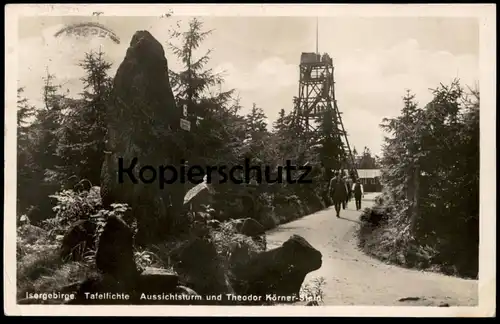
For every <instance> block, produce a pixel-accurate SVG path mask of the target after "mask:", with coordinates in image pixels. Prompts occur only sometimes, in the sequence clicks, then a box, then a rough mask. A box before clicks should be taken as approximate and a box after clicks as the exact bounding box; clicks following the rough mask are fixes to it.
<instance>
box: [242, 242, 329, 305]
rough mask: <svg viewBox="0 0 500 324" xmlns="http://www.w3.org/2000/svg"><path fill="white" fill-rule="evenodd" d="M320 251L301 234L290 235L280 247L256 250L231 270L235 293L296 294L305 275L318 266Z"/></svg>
mask: <svg viewBox="0 0 500 324" xmlns="http://www.w3.org/2000/svg"><path fill="white" fill-rule="evenodd" d="M321 264H322V255H321V252H319V251H318V250H316V249H315V248H314V247H312V246H311V245H310V244H309V243H308V242H307V241H306V240H305V239H304V238H303V237H301V236H299V235H292V236H291V237H290V238H289V239H288V240H287V241H286V242H285V243H283V245H282V246H280V247H278V248H275V249H272V250H269V251H266V252H262V253H259V254H257V255H255V256H253V257H252V258H251V259H250V260H249V261H248V262H246V263H242V264H239V265H238V266H237V267H235V268H234V269H233V270H232V273H233V288H234V290H235V292H236V293H237V294H241V295H257V296H263V298H264V296H265V295H266V294H276V295H278V296H292V295H298V294H299V291H300V287H301V286H302V283H303V281H304V278H305V276H306V275H307V274H308V273H309V272H311V271H314V270H317V269H319V268H320V267H321Z"/></svg>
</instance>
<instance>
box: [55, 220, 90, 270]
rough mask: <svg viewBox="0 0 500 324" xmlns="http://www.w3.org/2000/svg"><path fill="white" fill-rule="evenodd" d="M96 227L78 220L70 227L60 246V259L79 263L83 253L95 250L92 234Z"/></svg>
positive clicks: (85, 221)
mask: <svg viewBox="0 0 500 324" xmlns="http://www.w3.org/2000/svg"><path fill="white" fill-rule="evenodd" d="M96 229H97V226H96V225H95V223H94V222H92V221H90V220H84V219H82V220H79V221H77V222H75V223H74V224H73V225H71V228H70V229H69V231H68V232H67V233H66V234H65V235H64V237H63V240H62V244H61V259H62V260H64V261H81V260H82V257H83V254H84V253H85V251H88V250H91V249H94V248H95V244H94V243H95V241H94V234H95V232H96Z"/></svg>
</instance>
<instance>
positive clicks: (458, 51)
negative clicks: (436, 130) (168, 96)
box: [18, 17, 479, 153]
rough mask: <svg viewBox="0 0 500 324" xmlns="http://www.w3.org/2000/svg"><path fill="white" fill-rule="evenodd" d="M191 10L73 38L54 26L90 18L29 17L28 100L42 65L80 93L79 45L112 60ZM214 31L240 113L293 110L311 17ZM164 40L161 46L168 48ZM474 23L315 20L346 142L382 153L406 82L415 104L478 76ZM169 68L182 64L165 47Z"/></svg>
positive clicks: (24, 39) (23, 44)
mask: <svg viewBox="0 0 500 324" xmlns="http://www.w3.org/2000/svg"><path fill="white" fill-rule="evenodd" d="M188 19H189V17H171V18H168V19H164V18H159V17H152V18H147V17H134V18H128V17H127V18H124V17H101V18H95V19H94V20H95V21H97V22H99V23H101V24H103V25H104V26H106V27H107V28H109V29H111V30H113V31H114V32H115V33H116V34H117V35H118V37H119V38H120V40H121V44H119V45H118V44H115V43H114V42H112V41H111V40H109V39H102V38H93V39H79V40H76V39H75V38H68V37H60V38H55V37H54V34H55V33H56V32H57V31H59V30H60V29H62V28H64V26H66V25H68V24H72V23H75V22H82V21H89V18H74V17H73V18H70V17H39V18H25V19H21V20H20V24H19V41H20V43H19V45H20V50H19V53H20V54H19V55H20V57H19V59H20V61H19V62H20V64H19V78H18V79H19V82H20V84H19V85H20V86H24V87H25V89H26V90H25V92H26V95H27V96H28V99H30V100H31V101H32V102H33V103H38V102H40V97H41V91H42V85H43V81H42V77H43V76H44V75H45V74H46V69H47V68H48V70H49V71H50V72H51V73H52V74H55V75H56V77H57V80H58V83H61V84H63V90H64V91H69V93H70V94H76V93H78V92H79V91H81V83H80V81H79V78H80V77H81V76H82V73H81V69H80V68H79V67H77V66H76V64H77V63H78V61H79V60H81V59H82V58H83V55H84V52H86V51H89V50H90V49H96V48H98V47H99V46H102V49H103V50H104V51H105V53H106V54H107V59H108V60H109V61H111V62H112V63H113V64H114V66H113V69H112V74H113V76H114V73H115V71H116V68H117V67H118V65H119V64H120V62H121V61H122V60H123V58H124V56H125V52H126V49H127V47H128V44H129V42H130V39H131V37H132V35H133V33H134V32H135V31H137V30H149V31H150V32H151V34H152V35H153V36H154V37H156V38H157V39H158V40H159V41H160V42H161V43H162V44H163V45H165V44H166V42H167V41H168V33H167V30H168V29H169V28H170V26H171V25H172V24H175V23H176V22H177V21H178V20H181V21H182V22H183V23H182V24H181V26H183V25H184V22H187V20H188ZM202 20H203V21H204V23H205V27H206V28H207V29H214V32H213V34H212V35H211V36H210V37H209V38H208V39H207V41H206V42H205V43H204V45H203V46H202V49H201V50H200V54H202V53H203V52H204V50H205V49H208V48H211V49H213V53H212V60H211V62H210V65H209V67H212V68H213V69H214V70H215V71H223V70H224V71H226V78H225V80H226V83H225V87H226V88H235V89H237V90H238V91H239V93H240V96H241V99H242V103H243V105H244V106H245V112H246V111H247V110H248V109H249V108H251V105H252V103H253V102H255V103H256V104H257V105H258V106H259V107H261V108H262V109H263V110H264V111H265V113H266V114H267V116H268V118H269V122H272V121H274V120H275V119H276V117H277V114H278V112H279V110H280V109H282V108H284V109H285V110H286V111H290V110H291V109H292V99H293V96H296V95H297V94H298V77H299V76H298V64H299V61H300V54H301V52H313V51H315V46H316V45H315V42H316V36H315V32H316V19H315V18H309V17H308V18H299V17H272V18H271V17H227V18H226V17H203V18H202ZM164 47H165V48H166V46H164ZM478 48H479V26H478V23H477V21H476V20H475V19H466V18H352V17H342V18H334V17H332V18H320V19H319V51H320V52H321V53H323V52H328V53H329V54H330V56H331V57H332V58H333V61H334V65H335V81H336V97H337V100H338V106H339V109H340V110H341V111H342V112H343V118H344V126H345V127H346V129H347V131H348V133H349V140H350V142H351V145H353V146H355V147H356V148H357V149H358V151H361V150H362V148H363V147H364V146H368V147H369V148H370V149H371V150H372V151H373V152H375V153H379V152H380V146H381V144H382V141H383V135H384V134H383V133H382V131H381V129H380V128H379V124H380V122H381V120H382V118H384V117H391V116H396V115H398V113H399V111H400V109H401V107H402V99H401V97H402V96H403V95H404V93H405V89H411V90H412V91H413V92H414V93H415V94H416V96H417V100H418V101H419V102H420V103H421V104H425V103H427V102H428V101H429V99H430V98H431V97H430V92H429V90H428V89H429V88H434V87H436V86H437V85H439V83H440V82H442V83H449V82H451V80H452V79H454V78H456V77H458V78H460V79H461V80H462V83H464V84H468V85H474V84H477V82H478V80H479V65H478V55H479V53H478V51H479V49H478ZM166 56H167V59H168V63H169V67H170V68H171V69H173V70H177V69H178V68H179V63H178V62H177V61H176V60H175V58H174V57H173V56H172V54H171V53H169V52H168V51H167V50H166Z"/></svg>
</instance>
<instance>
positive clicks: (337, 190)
mask: <svg viewBox="0 0 500 324" xmlns="http://www.w3.org/2000/svg"><path fill="white" fill-rule="evenodd" d="M330 192H331V195H332V200H333V205H334V206H335V212H336V213H337V217H339V218H340V208H341V206H342V205H344V204H345V202H346V200H347V187H346V184H345V182H344V180H343V179H342V176H341V175H340V174H338V175H337V176H336V177H335V178H333V179H332V180H330Z"/></svg>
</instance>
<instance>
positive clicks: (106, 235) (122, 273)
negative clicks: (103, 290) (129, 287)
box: [96, 216, 139, 282]
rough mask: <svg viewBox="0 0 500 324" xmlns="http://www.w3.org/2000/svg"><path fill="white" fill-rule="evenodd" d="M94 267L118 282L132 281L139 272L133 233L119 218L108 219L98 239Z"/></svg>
mask: <svg viewBox="0 0 500 324" xmlns="http://www.w3.org/2000/svg"><path fill="white" fill-rule="evenodd" d="M96 266H97V269H99V270H100V271H101V272H102V273H103V274H107V275H110V276H111V277H113V278H115V279H116V280H118V281H123V282H130V281H134V280H135V279H136V278H137V276H138V275H139V272H138V270H137V267H136V264H135V260H134V242H133V233H132V230H131V229H130V227H128V225H127V224H126V223H125V222H124V221H123V220H122V219H121V218H119V217H116V216H111V217H108V219H107V222H106V225H105V226H104V229H103V232H102V233H101V236H100V238H99V245H98V247H97V253H96Z"/></svg>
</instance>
